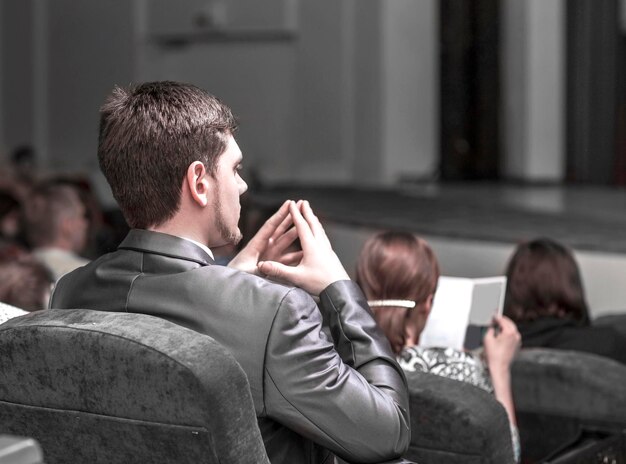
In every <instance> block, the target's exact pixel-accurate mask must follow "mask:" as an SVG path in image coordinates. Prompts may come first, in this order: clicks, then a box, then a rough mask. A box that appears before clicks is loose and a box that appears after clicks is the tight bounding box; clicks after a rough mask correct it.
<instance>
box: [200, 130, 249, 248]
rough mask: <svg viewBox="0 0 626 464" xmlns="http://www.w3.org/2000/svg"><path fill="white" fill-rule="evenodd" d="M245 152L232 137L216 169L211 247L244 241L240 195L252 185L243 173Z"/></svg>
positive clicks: (229, 138) (229, 137)
mask: <svg viewBox="0 0 626 464" xmlns="http://www.w3.org/2000/svg"><path fill="white" fill-rule="evenodd" d="M242 160H243V157H242V154H241V150H240V149H239V146H238V145H237V142H236V141H235V138H234V137H233V136H232V135H229V136H228V144H227V146H226V150H225V151H224V153H222V155H221V156H220V157H219V158H218V161H217V169H216V172H215V186H216V191H215V194H214V196H213V199H214V200H213V208H212V209H213V211H214V212H215V216H214V220H215V229H216V232H217V235H216V234H213V235H212V236H211V242H212V243H210V244H209V246H210V247H217V246H222V245H228V244H237V243H239V241H240V240H241V231H240V230H239V226H238V224H239V214H240V213H241V205H240V203H239V197H240V196H241V195H242V194H243V193H244V192H245V191H246V190H248V185H247V184H246V183H245V182H244V180H243V179H242V178H241V176H240V170H241V166H242V164H241V163H242Z"/></svg>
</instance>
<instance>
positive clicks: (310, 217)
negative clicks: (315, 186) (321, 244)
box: [300, 201, 326, 237]
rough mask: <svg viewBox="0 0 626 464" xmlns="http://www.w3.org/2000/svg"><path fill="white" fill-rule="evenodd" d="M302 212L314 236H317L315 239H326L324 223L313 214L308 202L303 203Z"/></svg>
mask: <svg viewBox="0 0 626 464" xmlns="http://www.w3.org/2000/svg"><path fill="white" fill-rule="evenodd" d="M300 211H302V216H303V217H304V219H306V221H307V222H308V223H309V227H311V230H312V231H313V235H315V237H325V236H326V232H325V231H324V227H322V223H321V222H320V220H319V219H318V217H317V216H316V215H315V213H314V212H313V208H311V204H310V203H309V202H308V201H304V202H303V203H302V207H301V208H300Z"/></svg>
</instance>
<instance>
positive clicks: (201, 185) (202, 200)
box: [186, 161, 210, 207]
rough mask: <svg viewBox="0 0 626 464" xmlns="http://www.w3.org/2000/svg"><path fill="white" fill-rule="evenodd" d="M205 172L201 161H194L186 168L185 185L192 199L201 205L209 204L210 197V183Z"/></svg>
mask: <svg viewBox="0 0 626 464" xmlns="http://www.w3.org/2000/svg"><path fill="white" fill-rule="evenodd" d="M206 174H207V171H206V168H205V167H204V164H203V163H202V162H201V161H194V162H193V163H191V164H190V165H189V167H188V168H187V177H186V180H187V182H186V184H187V185H186V187H187V188H188V189H189V193H190V195H191V198H192V200H193V201H195V202H196V203H198V205H200V206H202V207H205V206H206V205H208V204H209V197H210V183H209V181H208V179H207V176H206Z"/></svg>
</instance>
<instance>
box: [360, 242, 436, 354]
mask: <svg viewBox="0 0 626 464" xmlns="http://www.w3.org/2000/svg"><path fill="white" fill-rule="evenodd" d="M438 279H439V263H438V262H437V257H436V256H435V253H434V252H433V250H432V249H431V248H430V246H429V245H428V243H427V242H426V241H425V240H423V239H421V238H418V237H416V236H415V235H413V234H410V233H407V232H395V231H389V232H381V233H379V234H376V235H374V236H373V237H371V238H369V239H368V240H367V241H366V242H365V244H364V245H363V248H362V249H361V253H360V255H359V259H358V261H357V268H356V281H357V283H358V284H359V285H360V286H361V288H362V289H363V292H364V293H365V296H366V297H367V299H368V300H387V299H393V300H395V299H400V300H412V301H415V303H416V306H417V305H421V304H424V303H425V302H426V301H427V299H428V297H429V296H430V295H432V294H433V293H434V292H435V290H436V288H437V281H438ZM407 311H409V310H407V309H406V308H397V307H379V308H375V309H374V317H375V319H376V322H378V324H379V326H380V327H381V328H382V329H383V331H384V332H385V335H386V336H387V338H388V339H389V341H390V343H391V346H392V348H393V350H394V351H395V352H396V353H399V352H400V350H401V349H402V348H403V347H404V342H405V322H406V316H407ZM411 311H412V310H411Z"/></svg>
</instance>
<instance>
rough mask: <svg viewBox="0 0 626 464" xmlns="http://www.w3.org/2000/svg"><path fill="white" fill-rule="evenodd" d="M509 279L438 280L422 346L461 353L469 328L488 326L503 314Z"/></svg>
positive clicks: (449, 278)
mask: <svg viewBox="0 0 626 464" xmlns="http://www.w3.org/2000/svg"><path fill="white" fill-rule="evenodd" d="M505 288H506V277H504V276H498V277H484V278H478V279H470V278H464V277H447V276H441V277H439V282H438V285H437V291H436V292H435V298H434V300H433V307H432V310H431V313H430V316H429V317H428V321H427V322H426V327H424V330H423V331H422V334H421V335H420V343H419V344H420V346H424V347H450V348H456V349H457V350H462V349H463V347H464V345H465V334H466V332H467V327H468V325H474V326H481V327H486V326H488V325H490V323H491V320H492V318H493V316H494V315H495V314H502V307H503V305H504V291H505Z"/></svg>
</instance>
